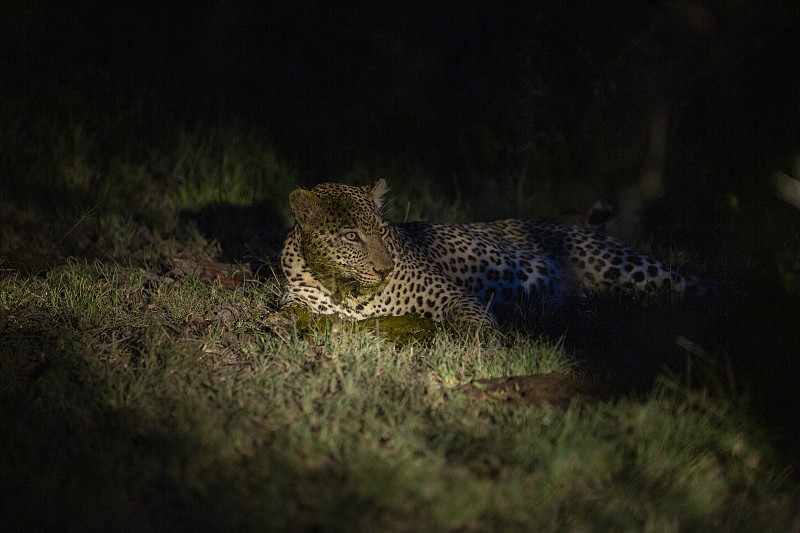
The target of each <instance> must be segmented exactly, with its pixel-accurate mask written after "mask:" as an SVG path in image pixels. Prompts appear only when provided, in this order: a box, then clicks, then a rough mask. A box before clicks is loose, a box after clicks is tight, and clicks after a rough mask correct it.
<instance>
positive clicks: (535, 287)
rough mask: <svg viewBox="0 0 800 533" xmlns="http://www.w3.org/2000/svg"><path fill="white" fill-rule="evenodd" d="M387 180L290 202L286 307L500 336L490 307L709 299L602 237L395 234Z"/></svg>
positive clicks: (456, 231) (469, 228) (514, 230)
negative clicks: (663, 295) (492, 331)
mask: <svg viewBox="0 0 800 533" xmlns="http://www.w3.org/2000/svg"><path fill="white" fill-rule="evenodd" d="M386 191H387V186H386V182H385V181H384V180H379V181H378V182H376V183H375V184H373V185H368V186H364V187H353V186H349V185H343V184H335V183H325V184H321V185H317V186H316V187H314V188H313V189H312V190H311V191H306V190H301V189H298V190H296V191H294V192H293V193H292V194H291V195H290V198H289V201H290V204H291V208H292V212H293V213H294V215H295V220H296V224H295V226H294V228H292V230H291V232H290V233H289V236H288V237H287V239H286V242H285V244H284V247H283V251H282V253H281V265H282V268H283V271H284V274H285V275H286V278H287V280H288V284H287V287H286V292H285V293H284V295H283V297H282V299H281V303H282V305H283V306H299V307H302V308H304V309H307V310H309V311H312V312H314V313H320V314H338V315H340V316H343V317H349V318H352V319H356V320H360V319H365V318H370V317H376V316H396V315H403V314H406V313H418V314H420V315H421V316H424V317H427V318H431V319H433V320H436V321H452V322H455V323H462V324H468V325H477V326H480V327H485V328H493V327H495V326H496V321H495V318H494V316H493V314H492V313H491V311H490V308H491V307H492V306H495V305H503V304H508V303H510V302H513V301H516V300H517V299H519V298H526V297H530V296H532V295H543V296H555V297H561V296H565V295H567V294H569V293H570V292H571V291H574V290H575V289H576V288H580V287H584V288H588V287H610V286H618V287H622V288H628V289H632V290H640V291H657V290H670V291H676V292H681V293H682V292H690V291H697V290H700V288H701V287H700V284H699V283H698V281H697V280H696V279H695V278H689V277H685V276H681V275H680V274H678V273H676V272H675V271H673V270H671V269H669V268H668V267H666V266H665V265H664V264H663V263H661V262H659V261H656V260H654V259H651V258H650V257H648V256H646V255H643V254H641V253H638V252H636V251H634V250H632V249H631V248H628V247H627V246H625V245H624V244H622V243H621V242H620V241H618V240H617V239H615V238H613V237H610V236H608V235H605V234H603V233H600V232H597V231H595V230H593V229H591V228H586V227H579V226H565V225H561V224H557V223H555V222H552V221H547V220H539V221H533V220H515V219H512V220H500V221H497V222H488V223H472V224H429V223H425V222H412V223H403V224H391V223H389V222H387V221H385V220H384V219H383V216H382V215H381V211H380V210H381V205H382V203H381V197H382V196H383V195H384V194H385V192H386Z"/></svg>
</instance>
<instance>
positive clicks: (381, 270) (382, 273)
mask: <svg viewBox="0 0 800 533" xmlns="http://www.w3.org/2000/svg"><path fill="white" fill-rule="evenodd" d="M392 269H393V267H391V266H389V267H386V268H374V267H373V269H372V270H374V271H375V273H376V274H377V275H379V276H380V277H381V278H385V277H386V276H388V275H389V274H391V272H392Z"/></svg>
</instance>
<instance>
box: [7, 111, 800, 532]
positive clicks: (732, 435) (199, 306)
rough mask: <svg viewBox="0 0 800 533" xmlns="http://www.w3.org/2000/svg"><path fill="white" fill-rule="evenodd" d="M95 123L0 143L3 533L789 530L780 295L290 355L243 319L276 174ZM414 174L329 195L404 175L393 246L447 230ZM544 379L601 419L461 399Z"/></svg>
mask: <svg viewBox="0 0 800 533" xmlns="http://www.w3.org/2000/svg"><path fill="white" fill-rule="evenodd" d="M3 113H4V116H9V115H13V114H12V113H10V111H9V108H5V109H4V110H3ZM99 116H100V118H98V119H96V120H99V121H101V123H102V127H97V126H96V125H95V123H94V122H93V120H95V119H91V120H90V119H88V118H86V117H84V116H81V115H79V116H77V118H74V119H73V120H69V121H66V122H59V121H55V120H54V121H51V122H48V121H47V119H46V118H44V117H42V116H39V117H38V118H37V119H36V120H34V121H32V122H31V125H27V126H26V125H25V124H24V123H23V121H21V120H12V121H7V122H5V124H6V126H3V127H4V128H6V129H5V130H4V131H2V135H0V139H2V142H3V147H2V148H3V150H2V152H3V154H4V155H3V157H4V158H5V159H4V160H3V165H4V167H5V169H6V170H7V171H9V172H14V173H16V174H17V175H19V176H20V179H19V180H18V181H17V182H15V183H11V184H6V185H4V186H3V187H5V189H4V192H5V193H6V194H4V198H5V199H4V200H2V202H3V207H4V209H3V213H4V215H3V220H2V223H3V224H2V234H1V237H2V240H0V252H2V256H3V257H4V259H0V428H2V431H0V477H1V478H2V479H3V483H2V488H0V515H2V516H3V524H4V525H3V528H4V529H5V530H19V531H23V530H76V531H78V530H80V531H85V530H132V531H153V530H171V531H174V530H178V531H181V530H186V531H188V530H191V531H227V530H264V529H269V528H275V529H281V530H324V531H354V530H355V531H376V530H384V531H387V530H389V531H420V530H426V531H449V530H464V531H485V530H536V531H564V530H569V531H595V530H597V531H603V530H611V531H755V530H758V531H787V530H791V529H792V528H796V527H797V524H798V521H800V515H798V514H797V507H798V506H797V503H798V486H797V483H796V473H795V472H794V471H793V469H792V465H793V463H792V461H793V460H794V459H795V457H796V456H795V455H793V453H792V452H791V451H788V452H787V449H790V448H791V445H787V444H786V441H784V440H782V439H781V438H780V434H778V433H776V432H777V431H779V430H782V429H785V428H787V427H791V426H792V420H793V419H792V417H793V416H795V414H796V409H795V410H794V411H792V410H791V409H790V408H789V409H788V411H786V410H784V411H781V410H780V409H786V402H791V401H792V399H795V400H796V391H794V392H793V391H792V386H791V383H792V382H793V377H792V376H796V373H793V369H796V365H795V366H794V367H793V366H792V363H791V359H790V357H789V355H790V354H792V353H793V350H794V348H795V347H796V343H797V339H796V337H792V336H791V335H790V334H788V333H787V332H788V331H791V330H792V329H791V328H793V327H794V325H793V320H794V319H795V318H796V315H795V314H794V313H793V310H794V309H796V306H797V304H796V302H795V301H794V300H792V298H791V295H789V296H785V298H784V299H783V300H780V302H782V303H784V304H786V305H785V306H783V307H781V306H777V305H775V303H776V300H774V299H769V298H767V297H765V298H764V302H763V303H761V304H755V307H748V308H740V307H736V306H727V307H726V306H724V305H722V308H721V309H711V310H710V312H709V310H706V309H703V308H698V307H697V306H692V305H691V304H689V303H684V302H677V301H662V300H654V301H653V300H649V299H644V300H642V299H631V298H627V297H624V296H619V295H608V296H603V297H598V298H597V299H595V300H593V301H589V302H585V301H576V302H571V303H569V304H568V305H567V306H565V307H563V308H558V309H548V308H546V307H542V306H538V307H537V305H536V304H534V305H532V306H529V307H526V308H524V309H522V310H521V315H520V316H522V319H520V318H517V319H516V321H514V320H511V321H510V322H509V323H508V325H507V326H506V333H507V334H508V339H509V340H508V342H507V343H506V344H502V345H501V344H475V343H474V342H472V341H471V339H469V338H459V337H448V336H442V335H440V336H437V337H436V338H435V339H434V341H433V342H431V343H411V344H407V345H405V346H395V345H393V344H391V343H388V342H386V341H385V340H384V339H380V338H374V336H371V335H370V334H369V332H365V331H358V330H351V329H350V328H347V327H345V328H341V329H338V330H331V331H314V332H312V334H311V337H310V339H306V338H291V339H288V340H286V341H283V340H281V339H279V338H277V337H274V336H272V335H270V334H268V333H267V332H265V331H264V328H263V321H262V319H263V317H264V315H266V314H267V313H269V312H270V311H271V310H273V309H274V306H275V294H276V292H277V290H278V288H277V285H276V284H277V283H278V282H277V280H276V278H275V277H274V276H272V274H271V270H270V267H274V265H275V264H276V261H275V258H276V255H277V251H278V249H279V246H280V243H281V241H282V239H283V236H284V235H285V231H286V230H287V228H288V224H289V223H290V222H291V221H290V218H289V213H288V210H287V207H288V206H287V196H288V192H289V191H290V190H291V189H292V188H294V187H295V186H296V185H297V184H298V183H299V182H300V181H302V180H301V179H300V178H299V177H298V175H297V172H296V170H295V169H294V166H293V165H292V164H290V163H288V162H286V161H283V160H282V159H281V157H280V155H279V154H277V153H276V152H275V151H274V150H272V149H271V148H270V143H269V138H268V136H267V135H266V134H264V133H263V132H260V131H258V130H256V129H253V128H247V127H244V126H242V127H238V126H224V127H222V126H207V125H199V126H197V127H196V128H194V129H192V130H188V129H186V128H180V127H178V128H167V127H164V128H161V129H158V130H157V133H158V135H155V136H153V137H151V136H150V135H149V134H148V133H146V132H144V133H142V132H139V133H138V134H136V135H134V136H133V137H132V138H128V137H126V133H125V131H124V130H125V126H126V125H127V124H130V123H136V121H135V120H133V119H131V118H130V117H127V116H125V115H122V116H111V117H108V116H106V117H105V118H104V117H103V116H102V115H99ZM14 128H19V132H18V135H16V136H15V135H13V134H12V131H11V130H12V129H14ZM101 132H104V133H103V134H102V135H101ZM170 132H171V133H170ZM156 137H157V142H156ZM408 172H413V173H415V174H422V173H424V170H422V169H420V168H419V167H418V166H416V164H415V163H403V162H396V161H395V162H390V163H385V164H383V165H374V164H371V165H369V166H366V165H358V164H355V165H354V169H353V171H352V174H350V175H349V179H352V180H354V181H358V182H360V183H365V182H367V181H370V180H372V179H374V178H377V177H379V176H383V177H388V178H389V179H390V183H391V178H392V176H397V177H398V179H397V180H396V188H395V189H393V191H394V194H396V198H395V204H396V205H395V210H394V212H393V216H394V218H395V219H403V218H405V216H406V215H405V213H406V212H408V217H409V218H411V219H414V218H425V217H426V216H429V214H430V213H431V212H433V211H435V210H438V209H441V208H447V209H448V210H449V211H448V213H447V214H446V215H445V218H448V219H450V218H452V219H457V218H459V217H461V218H463V216H464V214H463V213H458V212H457V208H456V207H454V206H455V205H457V202H452V201H447V202H444V203H442V200H440V199H438V197H437V195H436V194H433V193H432V192H431V191H432V190H435V188H434V187H433V186H429V187H426V186H425V185H424V184H425V183H426V181H425V180H424V179H416V180H414V181H413V183H403V182H402V181H401V180H400V179H399V178H400V177H402V175H403V174H405V173H408ZM373 176H374V177H373ZM417 177H418V176H417ZM420 184H423V185H420ZM407 207H408V209H407ZM185 257H191V258H194V259H197V260H199V261H207V260H210V259H213V258H223V259H225V260H238V261H252V262H253V263H252V264H253V265H254V266H260V267H261V269H260V270H259V271H258V272H257V273H256V276H255V280H253V281H249V282H245V283H243V284H241V285H236V286H230V285H223V284H222V283H219V282H215V281H211V282H209V281H208V280H207V279H203V278H202V276H199V275H195V274H192V273H191V272H189V273H187V272H185V271H184V270H181V269H178V268H174V267H175V265H176V262H177V261H176V258H185ZM759 306H760V307H759ZM793 306H794V307H793ZM775 308H778V309H775ZM765 310H769V312H767V311H765ZM760 311H764V313H763V316H760V315H759V312H760ZM620 324H624V326H623V327H620ZM678 336H681V337H682V338H684V339H686V341H685V342H683V344H681V345H680V346H678V345H676V344H675V339H676V338H677V337H678ZM765 347H766V350H767V351H768V354H771V356H772V359H771V360H769V361H766V362H765V361H764V360H762V358H761V354H763V353H764V350H765ZM794 353H796V352H794ZM687 361H693V362H694V365H693V366H691V368H689V366H690V365H687V364H686V362H687ZM730 365H732V366H733V370H730V368H729V366H730ZM782 365H783V366H782ZM729 370H730V372H728V371H729ZM546 372H561V373H565V374H567V375H568V376H579V375H588V376H590V377H591V378H593V379H598V380H601V381H603V382H606V383H608V384H610V385H611V386H614V387H616V388H617V392H618V394H617V397H616V399H615V400H613V401H606V402H599V403H595V404H592V405H588V406H586V405H584V406H582V407H580V408H579V406H578V405H573V406H572V407H570V408H569V409H566V410H559V409H555V408H549V407H544V408H531V407H529V406H525V405H515V406H510V405H505V404H503V403H502V402H496V401H493V400H492V399H491V398H489V397H484V398H480V397H479V398H475V397H473V396H471V395H467V394H465V392H464V389H463V387H464V386H465V385H467V384H469V383H470V382H471V381H472V380H474V379H482V378H490V377H499V376H512V375H527V374H535V373H546ZM747 376H750V378H751V379H746V378H747ZM764 383H769V385H770V387H773V388H772V389H769V390H767V391H766V392H765V390H766V387H765V386H764ZM763 412H770V413H773V416H772V417H767V418H763V417H761V416H760V413H763ZM789 442H790V443H791V442H792V441H789Z"/></svg>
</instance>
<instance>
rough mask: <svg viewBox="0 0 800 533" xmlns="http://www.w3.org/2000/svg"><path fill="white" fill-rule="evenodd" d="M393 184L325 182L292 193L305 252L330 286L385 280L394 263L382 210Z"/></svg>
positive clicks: (355, 287)
mask: <svg viewBox="0 0 800 533" xmlns="http://www.w3.org/2000/svg"><path fill="white" fill-rule="evenodd" d="M387 190H388V187H387V186H386V182H385V181H384V180H383V179H381V180H379V181H377V182H376V183H374V184H372V185H366V186H363V187H353V186H350V185H342V184H338V183H323V184H320V185H317V186H316V187H314V188H313V189H311V190H310V191H307V190H304V189H297V190H295V191H293V192H292V193H291V194H290V195H289V203H290V205H291V208H292V213H293V214H294V217H295V220H296V222H297V227H298V229H299V232H300V244H301V250H302V253H303V256H304V258H305V260H306V263H307V265H308V267H309V268H310V269H311V272H312V274H313V275H314V277H315V278H316V279H317V280H318V281H320V282H321V283H322V284H323V285H324V286H326V287H329V288H331V289H332V290H334V291H337V292H341V291H342V290H345V291H356V292H358V291H361V292H363V289H370V288H377V287H379V286H381V285H382V284H383V283H384V282H385V280H386V277H387V276H388V275H389V273H390V272H391V271H392V268H393V267H394V261H393V260H392V256H391V254H390V253H389V250H388V249H387V247H386V243H385V239H384V237H385V236H386V234H387V231H389V229H388V223H387V222H386V221H385V220H383V217H382V216H381V212H380V209H381V205H382V201H381V197H382V196H383V195H384V194H385V193H386V191H387ZM343 287H345V288H346V289H343Z"/></svg>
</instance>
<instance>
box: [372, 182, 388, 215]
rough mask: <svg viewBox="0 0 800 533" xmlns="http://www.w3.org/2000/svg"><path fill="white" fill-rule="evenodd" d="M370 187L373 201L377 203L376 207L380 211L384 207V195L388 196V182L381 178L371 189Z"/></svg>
mask: <svg viewBox="0 0 800 533" xmlns="http://www.w3.org/2000/svg"><path fill="white" fill-rule="evenodd" d="M368 187H369V193H370V196H372V201H373V202H375V207H377V208H378V209H380V208H381V206H383V200H382V197H383V195H384V194H386V191H388V190H389V186H388V185H386V180H385V179H383V178H381V179H379V180H378V181H376V182H375V183H373V184H372V186H371V187H370V186H368Z"/></svg>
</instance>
